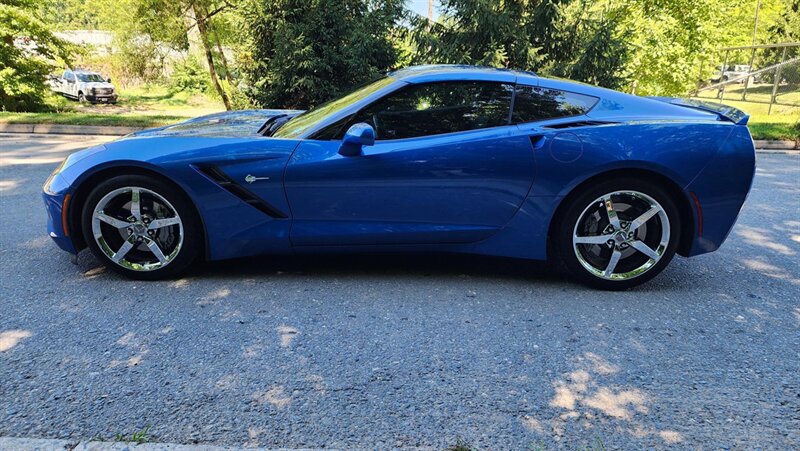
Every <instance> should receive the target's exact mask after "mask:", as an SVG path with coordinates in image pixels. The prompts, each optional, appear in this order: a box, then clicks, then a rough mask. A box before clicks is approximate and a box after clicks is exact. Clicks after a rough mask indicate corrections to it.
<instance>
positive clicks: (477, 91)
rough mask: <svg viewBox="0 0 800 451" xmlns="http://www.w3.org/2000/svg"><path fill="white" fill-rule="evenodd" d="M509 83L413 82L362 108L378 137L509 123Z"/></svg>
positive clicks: (361, 116) (360, 118)
mask: <svg viewBox="0 0 800 451" xmlns="http://www.w3.org/2000/svg"><path fill="white" fill-rule="evenodd" d="M513 89H514V88H513V86H512V85H506V84H500V83H489V82H445V83H431V84H424V85H412V86H409V87H406V88H403V89H401V90H400V91H398V92H395V93H394V94H391V95H389V96H388V97H386V98H383V99H381V100H379V101H377V102H375V103H373V104H372V105H370V106H368V107H366V108H364V109H363V110H361V111H360V112H359V113H358V114H357V115H356V117H355V119H353V121H352V123H358V122H366V123H368V124H370V125H372V126H373V127H374V128H375V132H376V135H377V139H379V140H385V139H402V138H413V137H416V136H428V135H438V134H442V133H452V132H460V131H465V130H475V129H480V128H488V127H496V126H499V125H506V124H508V117H509V110H510V108H511V94H512V92H513Z"/></svg>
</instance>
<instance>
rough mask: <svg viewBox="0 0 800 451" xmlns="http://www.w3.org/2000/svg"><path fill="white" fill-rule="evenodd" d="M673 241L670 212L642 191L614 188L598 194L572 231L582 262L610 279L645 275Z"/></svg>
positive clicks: (595, 273) (576, 252)
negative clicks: (606, 192)
mask: <svg viewBox="0 0 800 451" xmlns="http://www.w3.org/2000/svg"><path fill="white" fill-rule="evenodd" d="M669 240H670V224H669V217H668V216H667V213H666V211H664V208H663V207H662V206H661V205H660V204H659V203H658V202H656V200H655V199H653V198H652V197H650V196H648V195H647V194H644V193H641V192H638V191H614V192H612V193H608V194H606V195H604V196H601V197H598V198H597V199H595V200H594V201H593V202H592V203H591V204H589V206H587V207H586V208H585V209H584V210H583V213H581V215H580V216H579V217H578V221H577V223H576V224H575V228H574V230H573V232H572V246H573V248H574V250H575V255H576V256H577V257H578V261H579V262H580V264H581V265H582V266H583V267H584V268H585V269H586V270H587V271H589V272H590V273H592V274H594V275H595V276H597V277H600V278H602V279H607V280H626V279H632V278H634V277H637V276H640V275H642V274H644V273H645V272H647V271H648V270H650V269H651V268H652V267H653V266H655V265H656V263H658V261H659V260H661V258H662V257H663V256H664V253H665V252H666V250H667V246H668V245H669Z"/></svg>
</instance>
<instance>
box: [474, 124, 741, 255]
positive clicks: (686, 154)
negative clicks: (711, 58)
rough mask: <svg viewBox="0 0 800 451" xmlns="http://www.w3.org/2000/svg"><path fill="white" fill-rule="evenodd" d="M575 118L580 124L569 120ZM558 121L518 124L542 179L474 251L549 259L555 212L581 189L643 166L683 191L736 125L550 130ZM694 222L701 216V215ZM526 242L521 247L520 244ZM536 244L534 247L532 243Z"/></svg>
mask: <svg viewBox="0 0 800 451" xmlns="http://www.w3.org/2000/svg"><path fill="white" fill-rule="evenodd" d="M571 120H572V121H575V120H579V119H575V118H573V119H571ZM558 122H565V121H564V120H560V121H549V122H540V123H533V124H524V125H520V126H519V131H520V133H522V134H527V135H529V136H531V137H532V141H533V142H534V143H535V144H534V145H533V149H534V150H533V151H534V155H535V158H536V176H535V180H534V183H533V188H532V190H531V193H530V195H529V196H528V198H527V199H526V201H525V203H524V204H523V206H522V207H521V208H520V210H519V212H518V213H517V215H516V216H515V217H514V218H513V219H512V220H511V221H510V222H509V223H508V224H507V226H506V227H505V228H504V229H503V230H501V231H500V232H498V233H497V234H496V235H494V236H493V237H492V238H490V239H488V240H486V241H484V242H482V243H478V244H477V245H475V246H473V247H472V248H471V249H470V251H471V252H477V253H487V254H499V255H506V256H513V257H522V258H532V259H546V258H547V257H548V256H547V247H548V246H547V236H548V231H549V227H550V223H551V221H552V219H553V215H554V213H555V212H556V210H557V209H558V207H559V205H560V204H561V202H562V201H563V200H564V198H565V197H566V196H567V195H569V194H570V192H572V191H573V190H574V189H575V188H576V187H577V186H578V185H580V184H582V183H584V182H586V181H587V180H589V179H591V178H593V177H596V176H598V175H601V174H603V173H605V172H609V171H613V170H620V169H622V170H624V169H639V170H646V171H651V172H655V173H658V174H660V175H663V176H665V177H667V178H669V179H670V180H673V181H674V182H675V184H676V185H677V186H678V187H679V188H680V189H681V190H682V191H683V194H684V196H685V197H684V198H683V199H677V200H676V201H680V202H690V199H689V193H688V191H686V188H687V187H688V186H689V185H690V184H691V183H692V181H693V180H695V178H696V177H697V176H698V174H700V173H701V172H702V171H703V169H704V168H705V167H706V166H707V165H708V164H709V162H711V161H712V159H713V158H714V156H715V155H716V154H717V153H718V152H719V151H720V150H721V149H722V148H723V147H724V145H725V143H726V141H727V140H728V138H729V136H730V135H731V133H732V132H733V131H734V128H735V126H734V125H733V124H732V123H729V122H721V121H703V122H690V121H643V122H627V123H618V124H608V125H599V126H598V125H593V126H584V127H574V128H565V129H555V130H554V129H551V128H548V126H549V125H552V124H553V123H558ZM695 221H696V218H695ZM521 242H522V243H526V244H525V245H523V246H520V243H521ZM527 243H530V244H527Z"/></svg>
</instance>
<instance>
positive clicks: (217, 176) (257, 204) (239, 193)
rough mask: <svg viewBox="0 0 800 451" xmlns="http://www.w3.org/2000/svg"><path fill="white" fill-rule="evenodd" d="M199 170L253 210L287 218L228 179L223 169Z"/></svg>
mask: <svg viewBox="0 0 800 451" xmlns="http://www.w3.org/2000/svg"><path fill="white" fill-rule="evenodd" d="M197 169H198V170H199V171H200V172H202V173H203V174H204V175H205V176H206V177H208V178H210V179H211V180H213V181H214V182H215V183H216V184H217V185H219V186H221V187H222V188H223V189H225V190H226V191H228V192H229V193H231V194H233V195H234V196H236V197H238V198H239V199H241V200H242V201H244V203H246V204H248V205H251V206H252V207H253V208H255V209H257V210H259V211H261V212H262V213H264V214H266V215H268V216H271V217H273V218H279V219H284V218H286V217H287V216H286V214H285V213H284V212H282V211H280V210H278V209H277V208H275V207H273V206H272V205H270V204H268V203H267V202H264V201H263V200H261V199H260V198H259V197H258V196H256V195H255V194H253V193H251V192H250V191H248V190H247V189H245V188H244V187H242V186H241V185H239V184H238V183H236V182H234V181H233V180H232V179H231V178H230V177H228V175H227V174H225V173H224V172H222V169H220V168H218V167H216V166H203V167H198V168H197Z"/></svg>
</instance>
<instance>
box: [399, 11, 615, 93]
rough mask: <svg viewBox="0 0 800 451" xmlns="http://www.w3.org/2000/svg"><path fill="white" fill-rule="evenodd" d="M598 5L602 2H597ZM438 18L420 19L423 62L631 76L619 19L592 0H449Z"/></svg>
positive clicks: (608, 82) (418, 58) (601, 77)
mask: <svg viewBox="0 0 800 451" xmlns="http://www.w3.org/2000/svg"><path fill="white" fill-rule="evenodd" d="M595 9H596V8H595ZM442 12H443V16H442V18H441V19H440V21H439V22H437V23H429V22H428V20H427V19H425V18H416V19H414V20H412V25H413V29H414V31H413V36H414V42H415V45H416V55H415V58H414V62H415V63H455V64H476V65H484V66H494V67H508V68H513V69H522V70H533V71H537V72H543V73H550V74H553V75H559V76H566V77H571V78H575V79H578V80H581V81H586V82H592V83H597V84H600V85H602V86H607V87H619V86H621V85H622V84H623V83H624V80H625V79H624V76H623V74H622V72H623V71H622V69H621V68H622V67H623V66H624V64H625V63H626V61H627V58H628V51H629V47H628V46H627V45H625V42H624V39H625V37H626V36H625V33H624V32H619V31H617V30H616V24H617V22H618V21H619V20H618V19H615V18H606V17H604V14H603V11H602V10H600V11H594V10H592V7H591V5H590V4H589V3H588V2H587V1H584V0H509V1H504V2H496V1H492V0H443V2H442Z"/></svg>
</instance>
